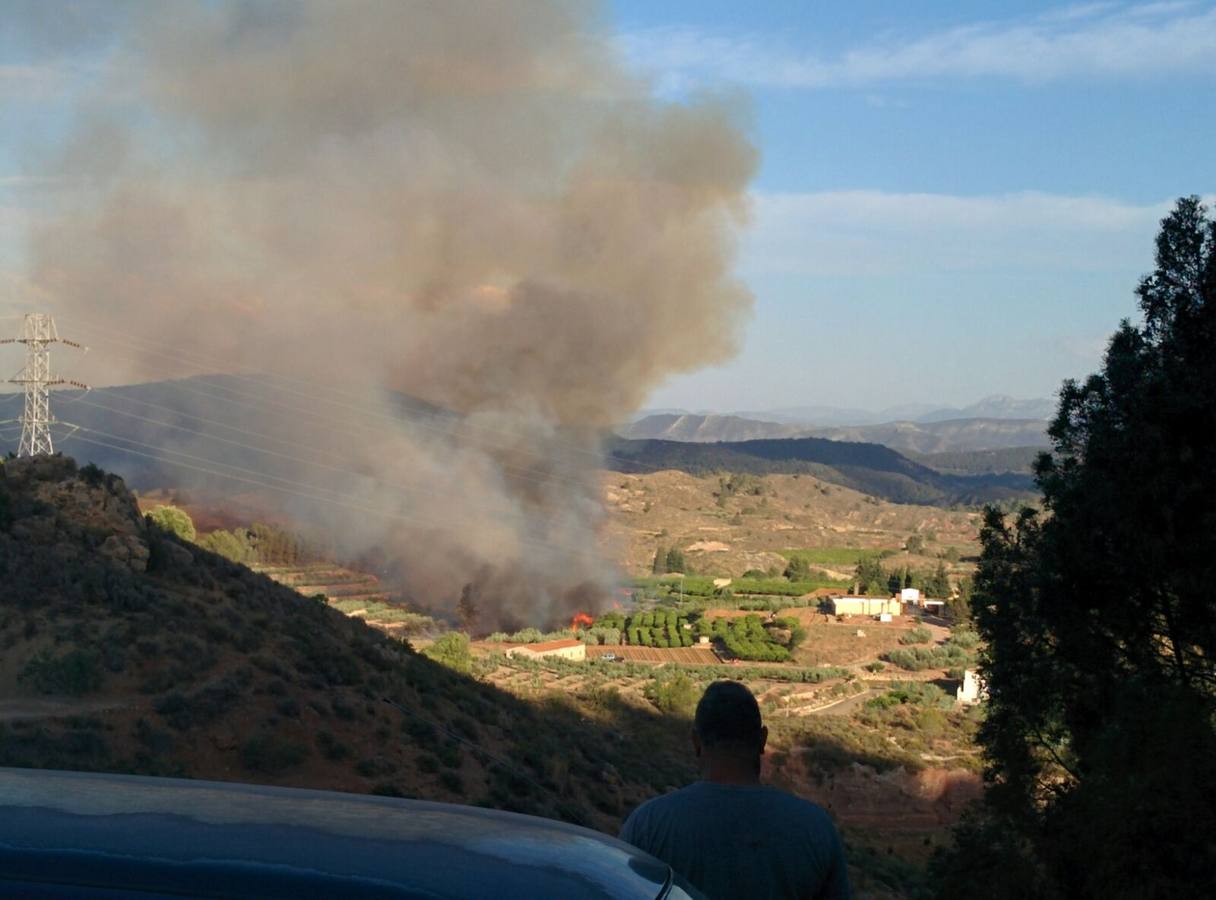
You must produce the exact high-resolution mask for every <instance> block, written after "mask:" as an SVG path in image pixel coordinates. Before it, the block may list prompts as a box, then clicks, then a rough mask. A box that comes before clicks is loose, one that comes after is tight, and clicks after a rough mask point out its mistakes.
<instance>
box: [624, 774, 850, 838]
mask: <svg viewBox="0 0 1216 900" xmlns="http://www.w3.org/2000/svg"><path fill="white" fill-rule="evenodd" d="M756 800H760V801H761V802H762V804H763V806H764V807H766V808H768V809H770V810H771V811H773V812H778V813H780V814H782V815H783V816H787V817H794V818H798V819H801V820H803V821H805V822H807V823H811V822H814V823H818V824H822V825H826V826H828V827H834V826H833V825H832V818H831V816H830V815H829V814H828V812H827V810H825V809H824V808H823V807H822V806H820V805H819V804H818V803H813V802H811V801H810V800H804V799H803V798H802V797H798V796H795V795H794V794H791V793H789V792H788V791H783V790H781V789H780V788H777V787H772V786H771V785H755V786H733V785H719V784H713V783H711V782H706V781H697V782H693V783H692V784H690V785H688V786H687V787H683V788H680V789H679V790H675V791H670V792H668V793H666V794H662V795H660V796H658V797H653V798H651V799H650V800H647V801H646V802H645V803H643V804H641V805H640V806H638V807H637V809H635V810H634V811H633V815H632V816H630V818H634V817H638V818H650V817H654V816H661V815H663V814H665V813H668V812H673V811H679V810H682V809H684V808H686V807H697V806H701V805H705V804H710V805H714V806H718V807H723V808H729V807H730V806H733V805H735V804H737V803H749V804H752V803H754V802H755V801H756Z"/></svg>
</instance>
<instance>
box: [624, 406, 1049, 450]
mask: <svg viewBox="0 0 1216 900" xmlns="http://www.w3.org/2000/svg"><path fill="white" fill-rule="evenodd" d="M1046 427H1047V423H1046V422H1045V421H1043V420H1039V419H1007V418H972V419H945V420H940V421H934V422H911V421H902V422H886V423H883V424H878V425H853V426H836V427H818V426H803V425H794V424H789V423H782V422H769V421H762V420H758V419H748V418H744V417H742V416H733V415H693V414H685V415H671V414H669V415H653V416H648V417H646V418H644V419H640V420H638V421H636V422H633V423H631V424H629V425H625V426H622V427H621V428H618V429H617V432H618V433H619V434H620V435H621V436H622V437H626V438H629V439H632V440H665V441H692V442H698V443H714V442H718V441H727V442H733V441H748V440H764V439H775V438H802V437H817V438H827V439H829V440H835V441H852V442H859V443H870V444H883V445H884V446H887V447H890V448H892V449H893V450H898V451H900V452H912V453H949V452H967V451H979V450H1001V449H1006V448H1010V447H1030V446H1036V447H1044V448H1046V447H1047V445H1048V442H1047V432H1046Z"/></svg>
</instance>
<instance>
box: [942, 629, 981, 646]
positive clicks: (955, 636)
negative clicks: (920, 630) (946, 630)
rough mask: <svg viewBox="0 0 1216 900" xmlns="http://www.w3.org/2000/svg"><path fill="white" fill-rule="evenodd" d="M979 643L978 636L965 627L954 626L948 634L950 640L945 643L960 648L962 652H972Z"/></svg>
mask: <svg viewBox="0 0 1216 900" xmlns="http://www.w3.org/2000/svg"><path fill="white" fill-rule="evenodd" d="M979 642H980V636H979V635H978V634H976V633H975V632H974V631H972V630H971V629H970V628H967V627H966V626H960V625H956V626H955V627H954V629H953V630H952V631H951V632H950V638H949V639H948V640H947V641H946V643H948V644H953V645H954V646H956V647H961V648H962V649H964V650H972V649H974V648H975V646H976V645H977V644H979Z"/></svg>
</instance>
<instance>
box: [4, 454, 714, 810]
mask: <svg viewBox="0 0 1216 900" xmlns="http://www.w3.org/2000/svg"><path fill="white" fill-rule="evenodd" d="M671 725H672V723H670V722H667V721H664V720H663V719H661V718H660V717H659V716H657V715H653V714H650V713H648V712H647V711H645V710H642V709H639V708H637V707H633V706H628V705H626V704H624V703H622V702H620V701H619V699H615V698H613V697H604V698H602V702H599V703H597V704H595V705H594V706H585V705H584V706H582V707H580V708H578V709H576V708H574V706H573V705H572V704H571V703H570V702H569V701H566V700H564V699H561V698H557V699H552V700H549V701H546V702H545V703H544V704H543V705H540V704H533V703H529V702H526V701H523V700H521V699H519V698H516V697H512V696H511V695H509V694H506V693H503V692H501V691H498V690H496V689H494V688H492V687H490V686H488V685H486V684H483V683H481V682H479V681H477V680H475V679H474V678H472V677H470V676H468V675H464V674H460V673H457V672H454V671H452V670H450V669H448V668H445V667H444V666H441V665H439V664H437V663H435V662H433V661H431V660H430V659H427V658H425V657H423V656H420V655H418V654H415V653H414V652H413V651H412V650H411V649H410V647H409V645H408V644H404V643H402V642H400V641H394V640H392V639H390V638H388V637H385V636H384V635H381V634H379V633H377V632H376V631H373V630H372V629H371V628H369V627H368V626H367V625H365V624H364V623H363V622H361V621H359V620H357V619H352V618H348V617H346V616H344V615H342V614H341V613H340V612H338V611H337V610H334V609H331V608H329V607H327V606H326V605H324V604H322V603H319V602H317V601H316V600H311V599H308V598H305V597H302V596H300V595H299V594H297V593H295V592H294V591H292V590H290V589H288V588H286V587H283V586H280V585H277V584H275V583H274V582H272V581H271V580H270V579H268V578H266V577H263V576H261V575H257V574H255V573H253V572H252V571H250V570H249V569H247V568H245V567H243V566H239V565H236V564H233V563H230V562H228V561H226V560H224V559H223V558H221V557H218V556H215V555H213V554H210V553H207V552H206V551H203V550H201V549H200V548H198V547H196V546H194V545H190V544H184V543H182V542H180V541H179V540H177V539H176V538H175V537H173V536H171V535H168V534H166V533H164V532H161V531H160V530H159V529H157V528H156V527H155V526H153V525H150V524H149V523H148V522H147V521H146V520H145V519H144V518H143V517H142V516H141V515H140V514H139V511H138V508H137V506H136V503H135V500H134V499H133V497H132V495H131V494H130V492H129V491H128V490H127V488H126V487H125V485H124V484H123V482H122V481H121V480H120V479H118V478H117V477H116V476H113V475H107V474H106V473H104V472H102V471H101V470H99V469H97V468H95V467H91V466H89V467H85V468H84V469H80V470H78V469H77V467H76V465H75V463H74V462H73V461H72V460H70V459H65V458H43V459H34V460H9V461H7V462H6V463H5V464H4V465H3V466H2V467H0V765H16V766H38V767H53V768H63V769H88V770H100V771H113V772H134V773H144V774H165V775H181V776H187V777H200V778H214V779H221V780H235V781H257V782H266V783H276V784H291V785H300V786H308V787H314V788H328V789H336V790H347V791H358V792H379V793H384V794H392V795H405V796H415V797H423V798H427V799H438V800H448V801H458V802H469V803H479V804H484V805H488V806H494V807H498V808H504V809H513V810H519V811H524V812H533V813H538V814H542V815H549V816H554V817H558V818H563V819H566V820H568V821H574V822H580V823H584V824H589V825H592V826H595V827H599V828H602V829H604V830H607V831H615V829H616V828H617V826H618V825H619V822H620V818H621V816H622V815H623V814H624V813H626V812H628V810H629V809H630V808H632V806H633V805H634V804H635V803H637V802H639V801H640V800H642V799H644V798H646V797H648V796H651V795H653V794H654V793H655V792H656V791H659V790H662V789H664V788H666V787H668V786H669V785H675V784H681V783H684V782H686V781H687V780H689V779H691V778H692V777H693V772H692V771H691V767H690V761H689V760H688V759H687V757H686V753H685V748H684V746H683V736H684V733H685V730H684V729H683V728H672V727H671Z"/></svg>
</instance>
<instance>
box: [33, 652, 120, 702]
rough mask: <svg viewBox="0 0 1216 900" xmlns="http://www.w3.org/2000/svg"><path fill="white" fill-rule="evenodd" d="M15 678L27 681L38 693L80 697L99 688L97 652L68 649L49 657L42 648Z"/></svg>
mask: <svg viewBox="0 0 1216 900" xmlns="http://www.w3.org/2000/svg"><path fill="white" fill-rule="evenodd" d="M17 678H18V680H19V681H28V682H29V683H30V684H32V685H33V686H34V688H35V689H37V690H38V691H39V693H43V694H71V695H72V696H74V697H79V696H81V695H82V694H87V693H90V692H91V691H96V690H98V689H99V688H100V687H101V682H102V673H101V665H100V663H99V661H98V658H97V654H96V653H92V652H89V651H86V650H69V651H68V652H67V653H65V654H64V655H63V656H52V655H51V654H50V652H49V651H47V650H43V651H41V652H40V653H38V654H37V655H36V656H34V657H33V658H32V659H30V660H29V662H27V663H26V664H25V667H24V668H23V669H22V670H21V673H20V674H19V675H18V676H17Z"/></svg>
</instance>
